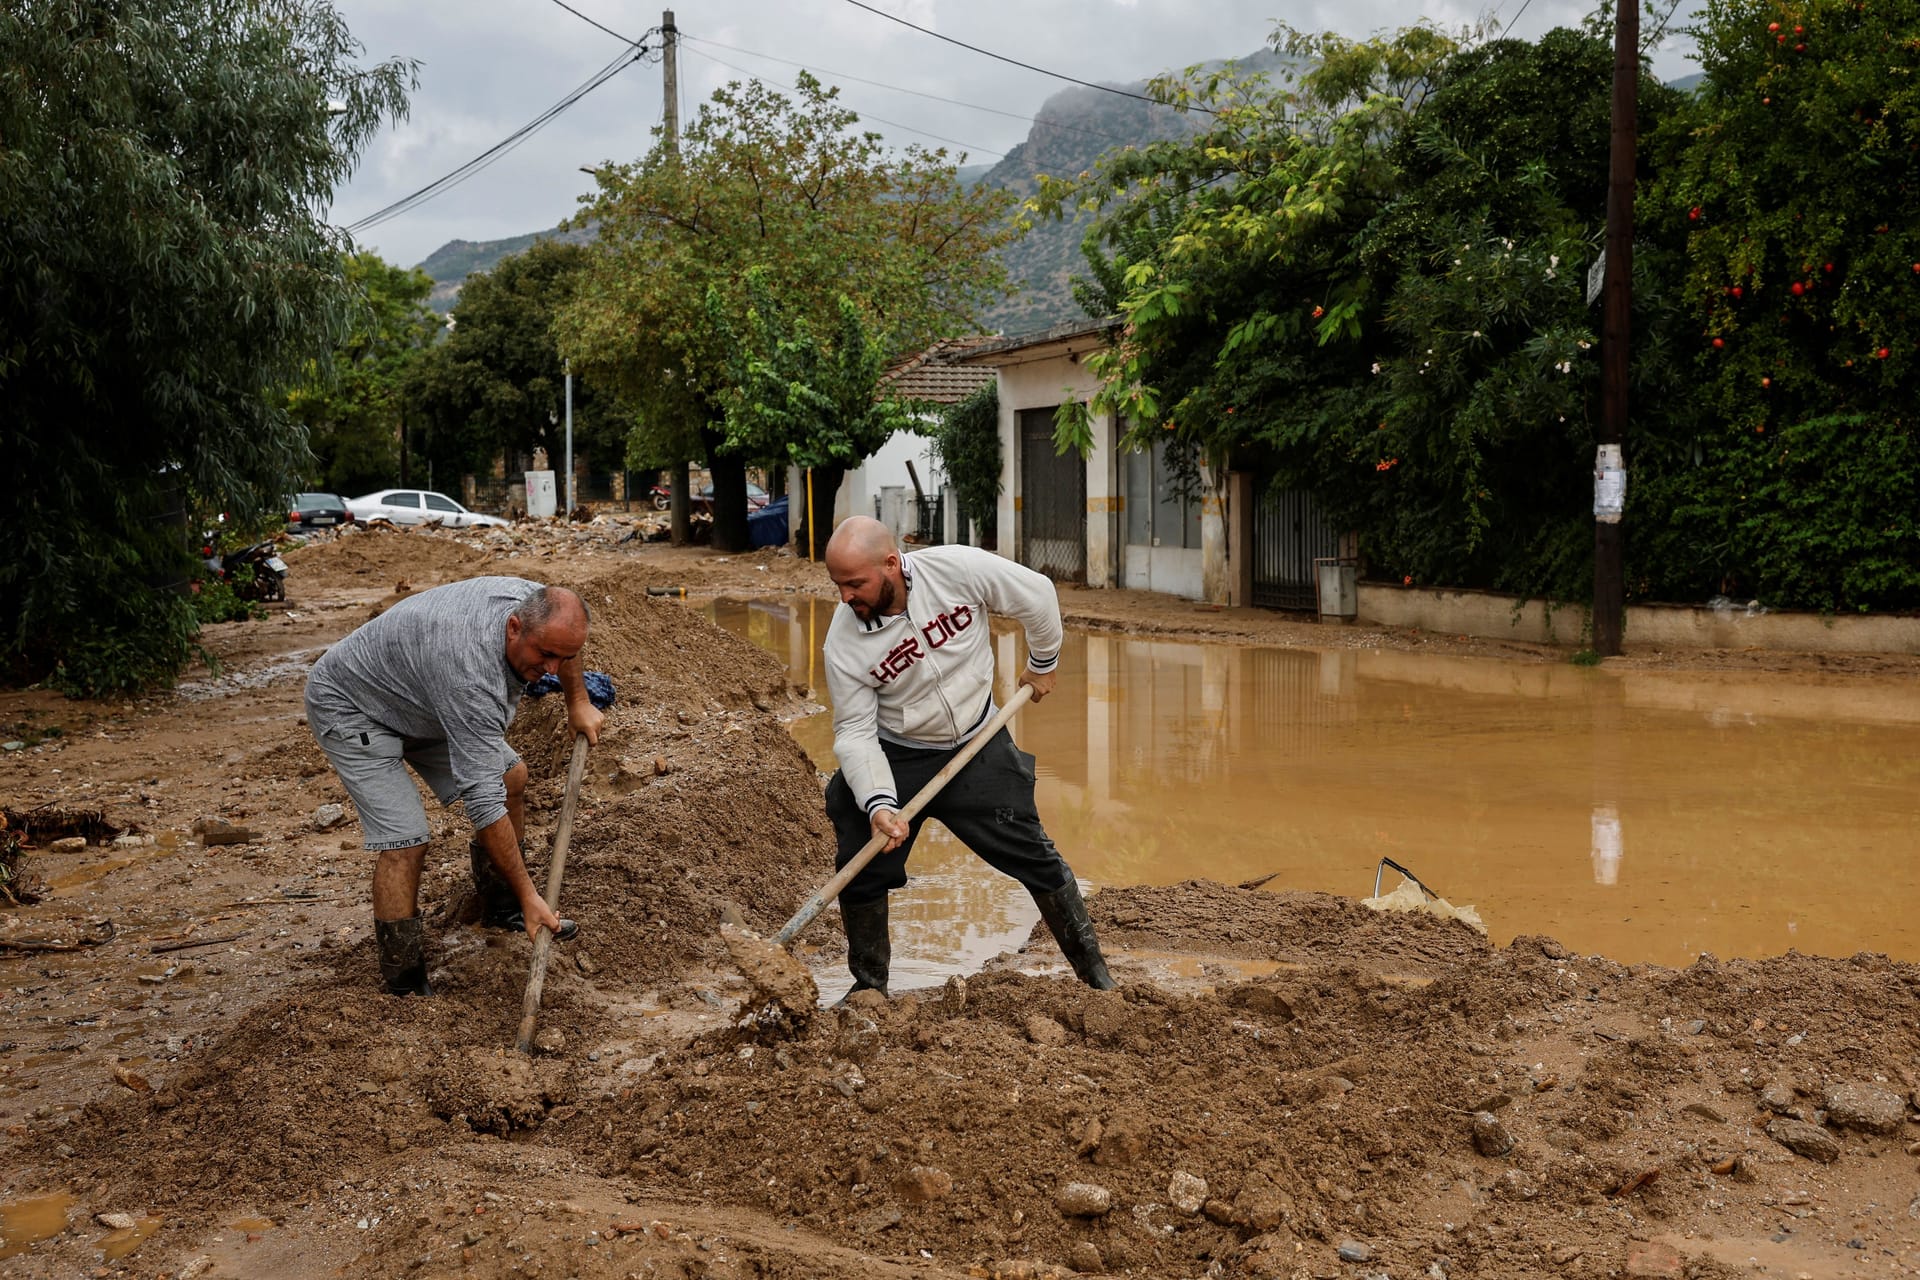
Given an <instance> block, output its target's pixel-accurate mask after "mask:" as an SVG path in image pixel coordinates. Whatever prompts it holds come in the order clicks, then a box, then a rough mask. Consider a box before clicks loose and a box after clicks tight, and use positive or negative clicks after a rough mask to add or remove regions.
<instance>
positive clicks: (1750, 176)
mask: <svg viewBox="0 0 1920 1280" xmlns="http://www.w3.org/2000/svg"><path fill="white" fill-rule="evenodd" d="M1916 33H1920V3H1916V0H1892V2H1891V3H1886V4H1877V5H1874V6H1871V7H1868V8H1863V7H1861V6H1860V5H1858V4H1857V3H1851V2H1847V3H1843V2H1842V0H1806V2H1804V3H1798V4H1794V5H1791V6H1787V5H1780V4H1775V3H1771V2H1762V0H1711V2H1710V3H1709V4H1707V6H1706V7H1705V9H1704V10H1703V11H1702V12H1701V14H1700V15H1698V18H1697V20H1696V25H1695V34H1696V38H1697V39H1698V42H1699V48H1700V62H1701V66H1702V67H1703V68H1704V70H1705V76H1706V78H1705V80H1704V82H1703V83H1702V85H1701V87H1700V90H1699V92H1698V94H1697V96H1696V97H1695V99H1694V100H1693V101H1692V102H1691V103H1690V104H1689V107H1688V109H1687V111H1685V112H1684V113H1683V114H1682V115H1680V116H1678V117H1676V118H1675V119H1673V120H1672V121H1670V122H1669V126H1668V127H1667V128H1666V129H1664V130H1663V131H1662V136H1661V139H1660V141H1661V144H1662V145H1663V147H1664V152H1663V162H1662V166H1661V170H1660V173H1659V176H1658V179H1657V180H1656V181H1655V182H1654V183H1653V184H1652V186H1651V190H1650V191H1649V192H1648V196H1647V199H1646V200H1645V201H1644V202H1643V206H1642V210H1641V215H1640V216H1641V220H1642V225H1651V226H1654V227H1659V228H1663V229H1664V230H1665V232H1666V234H1668V235H1671V236H1675V237H1682V236H1683V237H1685V240H1686V244H1687V263H1686V268H1685V269H1686V276H1685V283H1684V289H1685V293H1684V296H1685V298H1686V300H1687V319H1688V321H1689V323H1688V325H1687V329H1686V343H1685V347H1684V351H1683V353H1682V355H1683V358H1684V359H1685V361H1686V363H1687V365H1688V373H1689V376H1690V378H1691V380H1692V381H1693V382H1694V383H1695V384H1696V385H1698V386H1699V387H1700V388H1701V392H1702V396H1703V400H1704V405H1703V409H1704V412H1702V413H1701V414H1700V415H1698V417H1697V419H1696V421H1697V423H1698V426H1697V430H1696V431H1694V432H1693V433H1692V434H1690V436H1689V437H1688V438H1686V439H1683V440H1681V441H1679V442H1677V447H1676V450H1675V454H1676V456H1675V457H1674V458H1673V459H1672V461H1671V464H1670V465H1669V466H1667V467H1665V468H1664V469H1663V470H1662V471H1661V472H1660V473H1659V474H1658V475H1656V476H1654V477H1651V478H1650V479H1651V483H1650V484H1649V485H1648V486H1646V487H1644V488H1643V489H1642V494H1643V496H1644V497H1645V499H1646V500H1648V501H1650V502H1653V503H1655V504H1657V505H1658V507H1659V509H1660V510H1662V511H1664V512H1667V513H1668V519H1667V521H1666V522H1665V524H1664V526H1663V527H1661V528H1659V529H1658V530H1656V531H1654V534H1653V537H1654V543H1653V546H1654V548H1655V550H1656V551H1657V553H1658V554H1657V555H1656V557H1655V558H1654V561H1653V564H1652V566H1651V568H1652V570H1653V573H1654V574H1655V577H1654V579H1653V581H1652V582H1651V583H1650V584H1649V587H1650V589H1652V590H1655V591H1664V592H1667V593H1669V594H1670V595H1691V596H1695V597H1698V596H1700V595H1704V594H1708V593H1712V592H1725V593H1729V594H1733V595H1736V596H1738V597H1739V598H1741V599H1747V598H1752V597H1758V598H1760V599H1762V600H1764V601H1765V602H1767V603H1768V604H1770V605H1776V606H1789V607H1792V606H1799V607H1811V608H1820V609H1841V608H1844V609H1853V610H1858V609H1867V608H1879V609H1888V608H1908V609H1910V608H1914V607H1920V544H1916V542H1915V540H1914V528H1913V524H1912V520H1911V518H1910V517H1911V512H1912V503H1911V499H1910V498H1903V497H1901V495H1908V494H1911V493H1912V492H1913V491H1914V488H1915V487H1916V486H1917V485H1920V446H1916V444H1915V440H1914V430H1913V427H1914V423H1913V406H1914V404H1915V403H1916V402H1917V401H1920V214H1917V213H1916V209H1920V205H1917V204H1916V200H1915V197H1916V194H1917V193H1920V113H1916V110H1915V108H1916V106H1920V86H1916V85H1915V84H1914V83H1913V81H1914V76H1913V70H1914V65H1915V60H1916V56H1917V55H1916V49H1920V34H1916ZM1796 490H1797V494H1798V497H1797V498H1796V497H1795V495H1794V491H1796ZM1815 495H1818V497H1819V500H1818V501H1812V500H1811V499H1812V498H1813V497H1814V496H1815ZM1889 504H1891V505H1889ZM1836 557H1838V558H1840V559H1843V560H1850V561H1852V563H1853V567H1852V568H1851V569H1849V570H1847V571H1845V572H1841V571H1839V570H1837V569H1834V568H1833V567H1832V565H1833V563H1834V561H1835V558H1836ZM1630 571H1631V566H1630Z"/></svg>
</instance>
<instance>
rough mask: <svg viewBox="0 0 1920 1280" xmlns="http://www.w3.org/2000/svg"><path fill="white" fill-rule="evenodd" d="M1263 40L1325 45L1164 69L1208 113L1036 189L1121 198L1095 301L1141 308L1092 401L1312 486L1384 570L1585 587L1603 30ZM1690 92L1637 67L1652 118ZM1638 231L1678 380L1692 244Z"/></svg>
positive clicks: (1602, 154)
mask: <svg viewBox="0 0 1920 1280" xmlns="http://www.w3.org/2000/svg"><path fill="white" fill-rule="evenodd" d="M1275 39H1276V44H1277V45H1279V46H1280V47H1281V48H1283V49H1284V50H1286V51H1287V52H1290V53H1292V54H1295V55H1303V56H1310V57H1312V58H1314V59H1315V63H1314V65H1313V68H1312V69H1311V70H1309V71H1307V72H1305V73H1303V74H1302V75H1301V76H1300V77H1299V79H1298V81H1297V83H1296V84H1294V85H1292V86H1289V87H1276V86H1272V85H1269V84H1267V83H1265V82H1263V81H1260V80H1258V79H1253V78H1236V77H1234V76H1233V75H1232V74H1231V73H1230V72H1226V73H1221V74H1219V75H1215V76H1212V77H1209V78H1208V79H1206V80H1205V81H1201V82H1196V83H1175V82H1162V83H1161V84H1159V85H1157V86H1156V91H1157V92H1159V93H1160V94H1162V96H1164V97H1165V98H1166V100H1168V101H1170V102H1176V103H1186V104H1188V105H1205V106H1208V107H1209V108H1210V109H1212V110H1214V111H1216V112H1217V113H1218V114H1217V115H1216V117H1215V123H1214V125H1213V127H1211V128H1210V129H1209V130H1208V131H1207V132H1206V133H1204V134H1202V135H1201V136H1200V137H1199V138H1197V139H1196V140H1195V141H1194V142H1192V143H1191V144H1165V145H1162V146H1161V147H1159V148H1149V149H1147V150H1145V151H1143V152H1140V153H1137V154H1123V155H1120V156H1116V157H1115V158H1113V159H1112V160H1111V161H1109V163H1108V164H1107V165H1106V166H1105V167H1104V169H1103V171H1102V172H1101V173H1100V174H1098V175H1097V176H1096V177H1095V178H1094V180H1093V182H1092V183H1091V184H1089V183H1088V182H1086V181H1081V182H1075V183H1070V184H1064V185H1059V186H1056V187H1055V188H1054V189H1052V190H1050V191H1049V192H1048V193H1047V195H1048V201H1044V202H1042V204H1041V206H1040V207H1041V209H1042V210H1043V211H1051V210H1053V209H1058V208H1062V207H1065V206H1066V205H1067V203H1068V202H1069V201H1076V200H1078V201H1085V200H1087V199H1088V198H1089V197H1090V196H1091V198H1093V199H1095V200H1101V201H1105V202H1107V203H1108V210H1107V212H1106V214H1105V215H1104V217H1103V218H1102V220H1101V221H1100V222H1099V223H1098V224H1097V226H1096V232H1097V235H1098V237H1099V239H1100V242H1101V243H1104V244H1105V245H1106V246H1108V247H1109V248H1110V250H1111V254H1112V257H1111V259H1110V260H1109V261H1108V262H1107V263H1106V264H1105V265H1104V266H1102V267H1101V269H1100V270H1099V271H1098V272H1096V285H1097V287H1096V286H1089V288H1088V291H1087V296H1088V299H1089V300H1090V301H1094V302H1096V303H1100V304H1106V305H1114V306H1117V308H1118V309H1119V310H1120V312H1121V313H1122V314H1123V315H1124V316H1125V317H1126V319H1127V321H1128V324H1127V326H1126V328H1125V329H1124V330H1123V331H1122V335H1121V340H1120V341H1119V343H1118V344H1116V346H1115V347H1114V349H1113V350H1112V351H1110V352H1108V353H1105V354H1104V355H1102V356H1099V357H1096V358H1095V359H1094V360H1093V361H1090V365H1091V367H1094V368H1095V369H1096V370H1098V371H1099V372H1101V373H1102V374H1103V375H1104V376H1105V377H1106V379H1107V381H1106V384H1105V386H1104V388H1103V390H1102V392H1101V395H1100V397H1099V399H1100V403H1101V404H1102V405H1103V406H1104V407H1111V408H1114V409H1116V410H1118V411H1119V412H1121V413H1122V414H1124V415H1126V416H1127V417H1128V418H1129V419H1130V420H1131V422H1132V423H1133V427H1132V430H1131V434H1130V438H1131V442H1132V443H1134V444H1135V445H1136V447H1145V446H1146V444H1147V443H1148V442H1149V440H1150V439H1151V437H1152V436H1153V435H1154V433H1155V432H1159V431H1169V432H1172V433H1173V438H1174V440H1175V442H1176V443H1179V444H1183V445H1185V446H1187V448H1188V449H1189V450H1194V451H1197V452H1198V454H1199V456H1200V457H1201V458H1202V459H1203V460H1204V461H1206V462H1208V463H1210V464H1211V465H1212V466H1213V467H1215V468H1218V467H1220V466H1223V465H1228V464H1232V465H1237V466H1241V467H1245V468H1247V469H1253V470H1259V471H1262V472H1264V473H1265V474H1267V475H1268V476H1269V477H1270V481H1271V483H1272V485H1273V486H1274V487H1276V488H1302V489H1311V490H1313V491H1314V492H1315V493H1316V494H1317V495H1318V497H1319V498H1320V500H1321V502H1322V504H1323V506H1324V507H1325V508H1326V509H1327V510H1328V511H1329V513H1330V514H1331V517H1332V518H1333V519H1334V521H1335V522H1336V523H1337V524H1339V525H1341V526H1342V527H1345V528H1350V529H1354V530H1356V531H1358V532H1359V534H1360V541H1361V547H1362V550H1363V552H1364V553H1365V554H1366V555H1367V556H1368V558H1369V560H1370V562H1371V564H1372V567H1373V569H1374V571H1375V572H1377V573H1391V575H1392V576H1393V577H1395V578H1399V577H1402V576H1405V575H1412V576H1415V577H1418V578H1420V579H1421V580H1423V581H1430V582H1446V583H1450V584H1457V585H1477V586H1498V587H1506V588H1514V589H1519V590H1522V591H1549V592H1553V593H1555V594H1569V595H1570V594H1576V593H1579V592H1580V591H1581V590H1582V588H1583V584H1584V583H1586V582H1587V581H1589V580H1590V578H1589V574H1590V552H1589V547H1590V544H1591V538H1592V532H1591V530H1592V517H1591V513H1590V502H1589V497H1590V491H1591V480H1590V478H1589V477H1590V472H1591V461H1592V457H1593V433H1592V423H1591V418H1592V416H1593V414H1594V412H1595V411H1596V408H1597V406H1596V403H1595V401H1596V399H1597V394H1596V393H1597V374H1598V364H1597V344H1596V341H1595V334H1594V332H1593V325H1594V317H1593V315H1592V313H1590V312H1589V310H1588V308H1587V306H1586V303H1585V300H1584V296H1583V291H1582V285H1583V283H1584V269H1585V267H1586V265H1587V263H1588V262H1589V261H1590V259H1591V257H1592V252H1593V248H1594V246H1595V245H1596V244H1597V241H1598V238H1599V235H1600V231H1601V228H1602V227H1603V225H1604V218H1605V197H1606V191H1605V184H1604V176H1605V173H1606V169H1607V163H1606V162H1607V147H1608V129H1609V119H1608V95H1609V89H1610V83H1611V75H1612V70H1611V68H1612V55H1611V50H1610V49H1609V47H1608V46H1607V44H1606V43H1605V42H1604V41H1603V40H1601V39H1600V38H1598V37H1597V36H1596V35H1594V34H1592V33H1581V32H1574V31H1566V30H1560V31H1554V32H1551V33H1549V34H1548V35H1547V36H1546V37H1544V38H1543V39H1541V40H1540V41H1537V42H1526V41H1517V40H1496V41H1491V42H1485V43H1478V44H1474V45H1472V46H1471V47H1463V46H1461V45H1460V44H1458V43H1457V42H1456V41H1455V39H1454V38H1452V37H1449V36H1447V35H1444V34H1443V33H1440V32H1437V31H1435V30H1432V29H1430V28H1425V27H1416V28H1410V29H1407V30H1403V31H1401V32H1398V33H1396V34H1394V35H1392V36H1389V37H1380V38H1375V39H1372V40H1367V41H1351V40H1346V39H1343V38H1340V37H1337V36H1316V37H1308V36H1303V35H1300V34H1298V33H1294V32H1291V31H1288V30H1286V29H1284V28H1283V29H1281V30H1280V31H1279V32H1278V33H1277V34H1276V37H1275ZM1676 97H1677V95H1675V94H1674V93H1672V92H1671V91H1669V90H1664V89H1662V88H1661V87H1660V86H1658V85H1655V84H1653V83H1652V82H1651V81H1647V82H1644V83H1643V86H1642V92H1641V103H1642V107H1641V110H1642V116H1643V118H1644V119H1646V120H1648V121H1649V122H1651V123H1654V124H1656V125H1657V122H1658V121H1659V120H1660V119H1662V118H1664V116H1665V115H1667V114H1670V113H1671V112H1672V110H1673V109H1674V108H1675V103H1676ZM1650 239H1652V240H1653V244H1652V245H1651V246H1650V249H1649V251H1648V252H1647V253H1646V254H1644V255H1643V257H1642V261H1641V262H1640V264H1639V269H1638V270H1637V271H1636V279H1637V281H1638V285H1639V288H1638V298H1637V307H1638V309H1637V312H1636V344H1637V346H1636V365H1635V368H1636V372H1637V374H1638V375H1639V376H1640V378H1641V380H1642V388H1641V389H1642V390H1646V389H1648V388H1651V387H1655V386H1664V387H1668V388H1671V387H1672V386H1673V384H1674V382H1675V380H1676V370H1675V369H1674V367H1673V364H1672V361H1671V359H1670V358H1664V357H1663V356H1662V355H1661V354H1660V353H1661V351H1662V350H1663V349H1664V348H1663V344H1665V343H1667V340H1668V336H1669V335H1670V332H1671V329H1672V316H1673V314H1674V313H1675V311H1676V309H1677V302H1676V299H1675V290H1674V289H1673V287H1672V286H1671V285H1670V284H1667V285H1665V287H1661V282H1662V281H1663V280H1670V279H1671V278H1672V275H1673V266H1674V264H1675V263H1677V261H1678V259H1677V246H1675V245H1672V244H1671V243H1670V242H1669V243H1667V244H1664V245H1663V244H1662V243H1661V242H1660V241H1659V240H1658V238H1657V237H1650ZM1662 250H1664V251H1665V254H1666V256H1665V257H1664V258H1663V257H1662V256H1661V251H1662ZM1663 264H1664V267H1665V271H1666V274H1665V275H1664V276H1663V275H1662V274H1661V270H1662V266H1663ZM1116 281H1117V283H1116ZM1649 402H1652V403H1659V398H1658V397H1649ZM1674 408H1675V405H1674V403H1673V402H1672V401H1671V400H1668V401H1666V402H1665V403H1662V404H1661V412H1663V413H1665V412H1672V411H1673V410H1674ZM1646 417H1648V418H1653V417H1655V415H1653V414H1648V415H1646ZM1068 425H1070V424H1068ZM1656 425H1657V424H1656ZM1176 456H1177V455H1176Z"/></svg>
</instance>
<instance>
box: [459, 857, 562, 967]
mask: <svg viewBox="0 0 1920 1280" xmlns="http://www.w3.org/2000/svg"><path fill="white" fill-rule="evenodd" d="M467 861H468V863H469V864H470V865H471V866H472V868H473V891H474V893H476V894H478V895H479V897H480V923H481V924H483V925H485V926H487V928H489V929H525V928H526V927H527V915H526V912H524V911H522V910H521V909H520V899H519V898H517V897H515V896H514V892H513V890H512V889H511V888H509V887H508V885H507V882H506V881H505V880H502V879H501V878H500V872H499V871H498V870H497V869H496V868H495V867H494V865H493V859H492V858H491V857H489V856H488V855H487V850H486V846H485V845H483V844H481V843H480V842H479V841H478V840H474V841H471V842H469V843H468V845H467ZM579 932H580V926H579V925H577V924H575V923H574V922H573V921H571V920H567V919H562V920H561V921H560V928H559V930H558V931H557V932H556V933H555V934H554V935H553V940H554V941H555V942H568V941H571V940H572V938H573V936H574V935H575V934H577V933H579Z"/></svg>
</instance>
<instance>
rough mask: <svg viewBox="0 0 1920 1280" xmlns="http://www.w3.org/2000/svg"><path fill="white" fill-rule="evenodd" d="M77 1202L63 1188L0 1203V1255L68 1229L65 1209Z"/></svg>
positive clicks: (1, 1256)
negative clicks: (49, 1193)
mask: <svg viewBox="0 0 1920 1280" xmlns="http://www.w3.org/2000/svg"><path fill="white" fill-rule="evenodd" d="M77 1202H78V1197H77V1196H72V1195H69V1194H68V1193H66V1192H64V1191H60V1192H55V1193H54V1194H52V1195H46V1196H31V1197H28V1198H27V1199H24V1200H12V1201H8V1202H7V1203H4V1204H0V1258H11V1257H13V1256H14V1255H15V1254H18V1253H25V1252H26V1251H27V1249H28V1248H30V1247H31V1246H33V1245H35V1244H38V1243H39V1242H40V1241H42V1240H51V1239H52V1238H53V1237H54V1236H57V1235H59V1234H60V1233H61V1232H62V1231H65V1230H66V1229H67V1211H68V1210H70V1209H72V1208H73V1206H74V1205H75V1204H76V1203H77Z"/></svg>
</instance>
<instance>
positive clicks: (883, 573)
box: [827, 516, 907, 622]
mask: <svg viewBox="0 0 1920 1280" xmlns="http://www.w3.org/2000/svg"><path fill="white" fill-rule="evenodd" d="M827 576H828V577H830V578H832V579H833V585H834V586H836V587H838V588H840V599H841V600H842V602H844V603H845V604H846V606H847V607H848V608H850V609H852V610H853V611H854V613H855V614H856V615H857V616H858V617H859V619H860V620H861V621H862V622H870V621H872V620H873V618H875V617H876V616H879V617H889V616H891V615H893V614H896V613H899V612H901V611H902V610H904V609H905V608H906V607H907V583H906V575H905V574H904V573H902V572H901V569H900V548H899V547H898V546H897V545H896V544H895V543H894V540H893V530H891V529H889V528H887V526H885V525H884V524H881V523H880V522H879V521H878V520H875V519H873V518H872V517H871V516H850V517H848V518H847V519H845V520H843V521H841V522H840V527H839V528H837V529H835V530H834V531H833V537H831V538H829V539H827Z"/></svg>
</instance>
